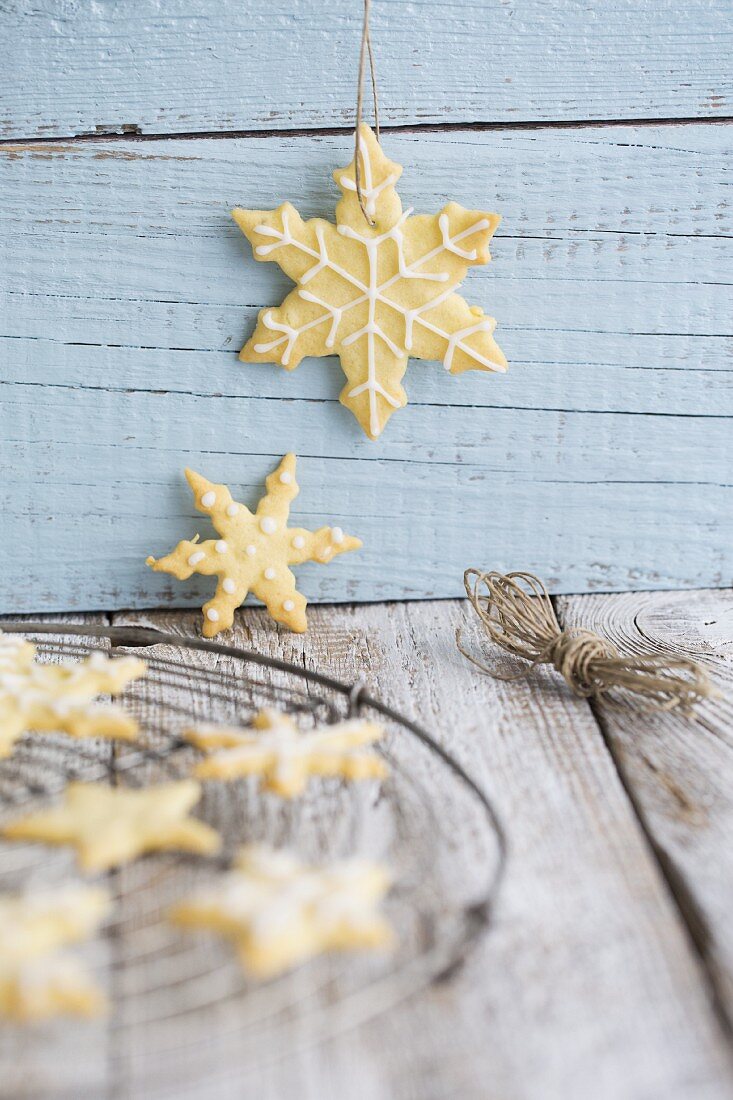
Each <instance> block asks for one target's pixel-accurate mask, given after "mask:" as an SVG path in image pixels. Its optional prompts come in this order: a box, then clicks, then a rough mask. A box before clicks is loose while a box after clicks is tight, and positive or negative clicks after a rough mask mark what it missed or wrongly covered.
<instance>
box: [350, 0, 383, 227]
mask: <svg viewBox="0 0 733 1100" xmlns="http://www.w3.org/2000/svg"><path fill="white" fill-rule="evenodd" d="M370 7H371V0H364V22H363V24H362V29H361V48H360V50H359V77H358V81H357V86H356V133H355V135H354V185H355V187H356V197H357V199H358V200H359V208H360V210H361V212H362V214H363V215H364V220H365V221H366V223H367V225H369V226H371V227H372V228H374V226H375V225H376V224H377V223H376V221H375V220H374V218H370V216H369V215H368V214H367V211H366V204H365V202H364V194H363V192H362V189H361V115H362V109H363V105H364V72H365V69H366V59H367V55H368V56H369V72H370V74H371V81H372V99H373V100H374V130H375V133H376V135H377V141H379V96H378V95H377V75H376V71H375V67H374V52H373V50H372V36H371V32H370V30H369V11H370Z"/></svg>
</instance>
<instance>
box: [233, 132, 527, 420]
mask: <svg viewBox="0 0 733 1100" xmlns="http://www.w3.org/2000/svg"><path fill="white" fill-rule="evenodd" d="M362 149H363V151H365V147H364V146H362ZM363 155H364V152H363V153H362V156H363ZM367 166H368V167H367ZM364 178H365V184H366V189H365V190H364V194H365V196H368V194H369V192H373V193H374V195H375V196H376V195H378V194H379V193H380V192H381V190H382V189H383V188H384V187H385V186H387V185H388V183H389V182H390V181H391V182H393V183H394V182H395V181H396V180H395V179H392V177H387V178H386V179H385V180H384V181H382V183H381V184H379V185H378V186H377V188H376V189H375V188H374V187H373V185H371V184H370V182H369V181H370V179H371V164H370V162H369V156H368V154H367V155H366V158H365V160H364ZM341 182H342V183H343V184H344V185H345V186H346V187H347V189H350V190H355V185H354V184H352V182H351V181H350V180H347V179H346V178H345V177H342V180H341ZM374 209H375V208H374ZM374 209H371V213H374ZM367 210H368V212H369V210H370V208H369V205H368V201H367ZM411 214H412V208H411V207H410V208H408V209H407V210H406V211H405V212H404V213H403V214H402V215H401V217H400V219H399V221H398V222H397V223H396V224H395V225H394V226H393V227H392V228H391V229H390V230H388V231H387V232H385V233H382V234H381V235H379V236H376V237H364V236H362V235H361V234H359V233H357V232H356V231H355V230H354V229H352V228H351V227H350V226H348V225H339V226H337V230H338V232H339V233H340V234H341V235H342V236H345V237H348V238H350V239H352V240H357V241H359V242H360V243H361V244H362V245H363V246H364V248H365V249H366V252H367V256H368V260H369V285H368V286H365V285H364V284H363V283H362V282H361V281H360V280H358V279H356V278H355V277H354V276H352V275H351V273H350V272H348V271H346V270H345V269H344V268H342V267H341V266H340V265H338V264H336V263H334V262H333V260H332V259H331V258H330V257H329V255H328V249H327V245H326V240H325V235H324V234H325V227H324V225H323V224H322V223H320V222H319V223H317V224H316V230H315V232H316V239H317V241H318V251H317V252H316V251H315V250H314V249H312V248H309V247H308V246H307V245H304V244H301V243H300V242H299V241H297V240H295V238H293V236H292V234H291V232H290V226H289V222H288V219H287V212H283V229H282V232H281V231H279V230H276V229H273V228H271V227H269V226H264V225H262V226H257V227H256V230H257V232H261V233H263V235H265V236H269V237H274V238H275V242H274V243H273V244H268V245H259V246H258V247H257V249H256V251H257V252H258V253H259V254H261V255H267V254H269V252H271V251H272V250H273V249H275V248H279V247H282V246H283V245H286V244H287V245H292V246H293V247H294V248H297V249H299V250H300V251H301V252H303V253H305V254H307V255H310V256H312V257H313V258H314V259H315V260H316V263H315V264H314V265H313V267H311V268H309V269H308V271H306V272H305V274H304V275H303V276H302V277H301V279H300V281H299V290H298V293H299V295H300V297H302V298H303V299H305V301H308V302H313V303H314V304H316V305H320V306H322V307H323V309H324V310H325V311H326V312H325V313H323V314H321V316H319V317H316V318H314V319H313V320H311V321H308V322H307V323H306V324H305V325H302V326H301V327H300V328H294V327H293V326H291V325H288V324H286V323H285V322H279V321H275V320H274V317H273V314H272V311H271V310H269V311H268V312H267V313H266V314H265V315H264V317H263V322H264V324H265V326H266V327H267V328H269V329H271V330H272V331H274V332H279V333H282V335H281V336H278V337H277V339H275V340H273V341H270V342H269V343H258V344H255V345H254V350H255V351H256V352H258V353H262V354H267V353H269V352H271V351H274V350H275V348H278V347H280V346H281V345H282V344H283V343H284V344H285V349H284V351H283V353H282V355H281V357H280V362H281V363H282V365H283V366H287V365H288V363H289V362H290V356H291V353H292V350H293V346H294V344H295V342H296V340H297V339H298V337H299V336H301V335H302V334H303V333H305V332H307V331H309V330H310V329H311V328H314V327H315V326H317V325H320V324H322V323H323V322H324V321H330V322H331V327H330V330H329V333H328V336H327V337H326V341H325V344H326V347H327V348H332V347H334V345H335V343H336V337H337V333H338V328H339V325H340V324H341V321H342V319H343V315H344V314H345V313H346V312H348V311H349V310H351V309H354V308H355V307H356V306H358V305H361V304H362V303H363V302H365V301H366V302H368V303H369V315H368V319H367V323H366V324H365V325H364V326H363V327H362V328H361V329H359V330H358V331H357V332H354V333H351V334H350V335H349V336H347V337H346V339H345V340H343V341H342V343H343V345H344V346H345V347H347V346H349V345H351V344H353V343H354V342H355V341H356V340H358V339H360V338H361V337H363V336H366V337H367V379H366V381H365V382H363V383H361V384H360V385H359V386H356V387H355V388H354V389H352V390H350V391H349V395H348V396H349V397H358V396H359V395H360V394H361V393H364V392H368V393H369V427H370V432H371V434H372V435H378V434H379V432H380V430H381V429H380V424H379V410H378V406H377V397H378V396H379V397H381V398H382V399H383V400H385V401H387V403H388V404H390V405H391V406H392V407H393V408H399V407H400V402H399V401H398V400H397V399H396V398H394V397H393V396H392V395H391V394H389V393H387V391H386V390H385V389H384V387H383V386H382V385H381V384H380V383H379V382H378V381H377V378H376V363H375V357H374V338H375V337H378V338H379V339H380V340H382V341H383V343H384V344H385V345H386V346H387V347H388V348H389V350H390V352H391V353H392V354H393V355H394V356H395V357H396V358H402V357H403V356H406V355H407V353H408V352H409V351H410V350H411V349H412V344H413V330H414V325H415V324H419V325H421V326H422V327H424V328H426V329H428V330H429V331H431V332H434V333H435V334H436V335H438V336H441V337H442V338H443V339H444V340H446V341H447V343H448V347H447V349H446V355H445V359H444V364H445V367H446V370H450V368H451V365H452V362H453V355H454V353H455V350H456V348H458V349H459V350H461V351H462V352H463V353H464V354H466V355H468V356H469V358H471V359H473V360H474V361H475V362H477V363H480V364H481V365H482V366H485V367H488V368H489V369H491V370H496V371H503V370H504V369H505V368H503V367H501V366H499V365H498V364H496V363H494V362H492V361H491V360H489V359H487V358H486V357H485V356H483V355H481V354H480V353H479V352H478V351H476V350H475V349H474V348H471V347H469V346H468V345H467V344H465V343H464V342H463V339H464V337H466V336H469V335H471V334H472V333H474V332H479V331H489V330H490V329H491V328H492V325H491V323H490V322H483V321H482V322H479V323H478V324H477V325H476V326H471V327H470V328H467V329H463V330H461V332H459V333H455V334H451V333H448V332H444V331H443V329H441V328H439V327H438V326H437V325H434V324H432V323H431V322H429V321H426V320H424V318H423V317H422V316H421V315H422V314H423V313H427V312H429V311H430V309H432V308H436V307H437V306H439V305H440V304H441V303H442V302H444V301H445V300H446V298H447V297H448V296H449V295H450V294H452V293H453V291H454V290H455V289H456V287H457V286H458V285H459V282H456V283H455V284H453V285H452V286H451V287H449V288H447V289H446V290H445V291H444V292H443V293H442V294H440V295H438V296H437V297H436V298H434V299H432V300H431V301H429V302H425V303H423V304H422V305H420V306H417V307H415V308H413V309H407V308H406V307H404V306H401V305H400V304H399V303H397V302H394V301H392V300H390V299H389V298H386V297H384V293H383V292H384V291H385V290H387V289H388V288H389V287H390V286H393V285H394V284H395V283H396V282H398V281H399V280H400V279H424V280H427V281H434V282H447V281H448V280H449V279H450V276H449V274H448V273H447V272H427V273H422V272H421V271H420V270H419V269H420V268H421V267H422V266H423V265H424V264H426V263H428V262H429V261H430V260H432V259H434V258H435V257H436V256H439V255H440V254H441V253H443V252H452V253H454V254H455V255H457V256H459V257H460V258H461V259H464V260H466V261H468V262H472V261H473V260H475V259H476V256H477V250H476V249H471V250H466V249H463V248H459V247H458V243H459V242H460V241H462V240H464V239H465V238H467V237H470V236H472V235H473V234H475V233H479V232H482V231H483V230H485V229H488V228H489V226H490V222H489V221H488V219H486V218H480V219H479V220H478V221H476V222H474V224H473V225H471V226H469V227H468V228H467V229H464V230H462V231H461V232H460V233H457V234H455V235H454V236H451V234H450V222H449V219H448V216H447V215H446V214H441V215H440V217H439V219H438V225H439V228H440V233H441V244H440V245H437V246H436V247H435V248H432V249H431V250H430V251H428V252H426V253H425V255H424V256H421V257H419V258H418V259H416V260H413V262H412V263H410V264H407V263H406V262H405V256H404V235H403V232H402V226H403V224H404V223H405V222H406V220H407V219H408V218H409V216H410V215H411ZM387 240H392V241H394V243H395V246H396V248H397V263H398V271H397V274H396V275H393V276H391V277H390V278H389V279H387V280H386V281H385V282H384V283H382V284H381V285H377V281H376V279H377V269H378V250H379V247H380V245H381V244H383V243H384V242H385V241H387ZM324 270H330V271H334V272H335V273H336V274H338V275H340V276H341V277H342V278H344V279H345V280H346V281H347V282H349V283H351V284H352V285H353V286H356V287H357V288H358V289H359V290H361V291H362V293H361V294H359V295H357V296H356V297H355V298H353V299H352V300H351V301H350V302H347V303H346V304H345V305H343V306H331V305H329V304H328V303H327V302H325V301H323V300H322V299H321V298H319V297H318V296H317V295H315V294H312V293H311V292H310V291H308V290H304V289H303V286H304V284H305V283H307V282H309V281H310V280H312V279H313V278H315V276H316V275H318V274H319V273H320V272H321V271H324ZM378 302H379V303H382V304H384V305H387V306H388V307H389V308H390V309H394V310H395V311H396V312H398V313H400V314H401V315H402V316H403V318H404V321H405V335H404V343H405V346H404V349H403V348H400V347H398V346H397V344H395V342H394V341H393V340H392V339H391V338H390V337H389V336H387V334H386V333H385V332H384V330H383V328H382V327H381V326H380V325H379V323H378V322H377V320H376V305H377V303H378Z"/></svg>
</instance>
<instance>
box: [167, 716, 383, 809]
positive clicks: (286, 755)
mask: <svg viewBox="0 0 733 1100" xmlns="http://www.w3.org/2000/svg"><path fill="white" fill-rule="evenodd" d="M383 735H384V728H383V727H382V726H380V725H377V723H375V722H366V721H364V720H362V719H360V718H354V719H350V720H347V721H345V722H337V723H336V724H335V725H331V726H321V727H319V728H318V729H315V730H308V731H300V730H299V729H298V727H297V726H296V724H295V722H294V721H293V719H292V718H291V717H290V715H289V714H284V713H282V712H280V711H277V710H273V709H271V708H269V707H268V708H266V709H264V710H261V711H260V713H259V714H258V715H257V716H256V717H255V719H254V720H253V722H252V726H251V728H249V729H240V728H237V727H231V726H216V725H209V724H201V725H196V726H192V727H190V728H189V729H187V730H184V733H183V737H184V738H185V739H186V740H187V741H189V742H190V743H191V744H192V745H195V746H196V747H197V748H199V749H202V750H203V751H204V752H205V753H207V754H208V756H207V759H206V760H203V761H202V762H201V763H200V764H198V765H197V767H196V769H195V774H196V775H197V776H198V778H199V779H239V778H241V777H242V776H246V775H259V776H261V777H262V789H263V790H266V791H272V792H273V793H274V794H278V795H280V796H281V797H282V798H293V797H294V796H295V795H299V794H302V792H303V791H304V790H305V787H306V785H307V783H308V779H309V778H310V777H311V776H341V777H342V778H343V779H381V778H383V777H384V776H385V775H386V774H387V770H388V769H387V765H386V764H385V762H384V760H383V759H382V757H381V756H378V755H377V753H375V752H369V751H368V750H365V749H364V746H366V745H371V744H373V743H374V742H375V741H378V740H379V739H380V738H381V737H382V736H383Z"/></svg>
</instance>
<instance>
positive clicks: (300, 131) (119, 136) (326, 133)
mask: <svg viewBox="0 0 733 1100" xmlns="http://www.w3.org/2000/svg"><path fill="white" fill-rule="evenodd" d="M731 122H733V115H722V116H718V117H717V118H704V117H703V118H695V117H694V116H690V117H688V118H669V117H665V118H634V119H628V118H595V119H585V118H584V119H571V120H569V121H567V122H563V121H562V119H559V120H555V119H553V120H552V121H544V122H543V121H533V120H531V119H525V120H512V121H505V122H424V123H409V124H405V125H404V126H390V125H386V126H381V125H380V127H379V130H380V133H384V134H420V133H433V134H442V133H446V134H450V133H451V132H458V133H460V132H462V131H466V130H469V131H473V132H491V131H494V130H584V129H588V128H594V129H598V128H599V127H604V126H609V127H612V126H630V127H631V126H633V127H634V128H637V127H639V128H643V127H645V126H699V125H701V124H702V125H705V126H725V125H726V124H729V123H731ZM353 131H354V127H353V126H314V127H312V128H311V127H307V126H305V127H293V128H292V129H290V128H285V127H280V128H279V129H275V130H193V131H191V130H181V131H180V132H176V133H167V132H166V131H160V132H157V131H156V132H151V133H141V132H139V131H138V130H135V129H130V128H124V127H123V128H122V129H119V128H117V129H113V130H106V129H104V128H98V129H97V130H95V131H94V133H85V132H81V133H78V134H65V135H62V134H54V135H53V136H52V137H9V138H0V146H3V145H11V146H12V145H54V144H63V143H64V142H77V141H79V142H95V141H115V140H119V141H161V140H167V139H170V140H176V141H196V140H203V141H215V140H218V139H219V138H222V139H224V140H228V139H232V138H235V139H236V138H245V139H246V138H302V137H306V138H307V137H314V138H315V137H336V136H339V135H341V134H346V135H348V134H351V133H353Z"/></svg>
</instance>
